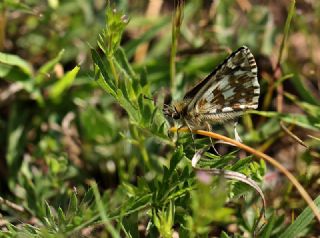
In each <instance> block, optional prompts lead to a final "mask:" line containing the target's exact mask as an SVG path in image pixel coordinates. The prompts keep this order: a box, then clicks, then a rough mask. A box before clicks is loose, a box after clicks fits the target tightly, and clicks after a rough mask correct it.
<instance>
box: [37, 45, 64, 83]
mask: <svg viewBox="0 0 320 238" xmlns="http://www.w3.org/2000/svg"><path fill="white" fill-rule="evenodd" d="M63 53H64V50H61V51H60V52H59V54H58V55H57V56H56V57H55V58H53V59H52V60H50V61H48V62H47V63H45V64H44V65H43V66H41V68H40V69H39V70H38V72H37V75H36V77H35V81H36V83H37V84H41V82H42V81H43V79H44V78H45V75H46V74H47V73H48V72H49V71H51V70H52V69H53V67H54V66H55V65H56V64H57V63H58V62H59V61H60V60H61V57H62V55H63Z"/></svg>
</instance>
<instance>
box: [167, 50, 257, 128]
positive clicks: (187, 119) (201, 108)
mask: <svg viewBox="0 0 320 238" xmlns="http://www.w3.org/2000/svg"><path fill="white" fill-rule="evenodd" d="M257 72H258V70H257V65H256V63H255V60H254V57H253V55H252V53H251V52H250V50H249V49H248V48H247V47H245V46H243V47H240V48H239V49H238V50H236V51H235V52H233V53H232V54H231V55H230V56H229V57H228V58H226V59H225V61H224V62H223V63H222V64H220V65H219V66H218V67H216V69H215V70H214V71H213V72H212V73H211V74H209V75H208V76H207V77H206V78H205V79H204V80H202V81H201V82H199V83H198V84H197V85H196V86H195V87H194V88H192V89H191V90H190V91H189V92H187V93H186V95H185V97H184V99H183V100H182V101H180V102H175V103H174V104H173V105H172V107H167V108H164V114H165V115H167V116H170V117H172V118H173V119H181V120H182V121H183V123H184V124H187V125H188V126H189V127H191V128H192V129H198V128H203V127H204V126H205V125H206V124H207V123H210V124H212V123H216V122H223V121H226V120H230V119H233V118H235V117H238V116H240V115H241V114H243V112H244V111H245V110H247V109H256V108H257V107H258V101H259V95H260V85H259V82H258V78H257Z"/></svg>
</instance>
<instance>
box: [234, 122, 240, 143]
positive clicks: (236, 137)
mask: <svg viewBox="0 0 320 238" xmlns="http://www.w3.org/2000/svg"><path fill="white" fill-rule="evenodd" d="M237 125H238V120H235V121H234V124H233V129H234V138H235V140H236V141H238V142H242V140H241V137H240V136H239V134H238V131H237Z"/></svg>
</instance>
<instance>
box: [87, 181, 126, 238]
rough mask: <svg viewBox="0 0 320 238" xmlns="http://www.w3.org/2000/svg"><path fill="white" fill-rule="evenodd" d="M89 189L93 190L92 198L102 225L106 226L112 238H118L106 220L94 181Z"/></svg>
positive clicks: (107, 219) (108, 220)
mask: <svg viewBox="0 0 320 238" xmlns="http://www.w3.org/2000/svg"><path fill="white" fill-rule="evenodd" d="M91 187H92V189H93V193H94V197H95V200H96V203H97V207H98V210H99V213H100V217H101V220H102V222H103V224H105V225H106V227H107V229H108V230H109V232H110V233H111V236H112V237H113V238H120V236H119V234H118V232H117V231H116V230H115V229H114V228H113V226H112V225H111V223H110V218H108V216H107V214H106V210H105V207H104V205H103V203H102V200H101V197H100V193H99V191H98V186H97V183H96V182H95V181H94V182H92V183H91Z"/></svg>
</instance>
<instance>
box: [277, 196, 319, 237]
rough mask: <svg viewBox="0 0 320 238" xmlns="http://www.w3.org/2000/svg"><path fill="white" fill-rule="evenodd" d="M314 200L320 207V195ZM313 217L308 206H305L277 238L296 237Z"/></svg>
mask: <svg viewBox="0 0 320 238" xmlns="http://www.w3.org/2000/svg"><path fill="white" fill-rule="evenodd" d="M314 202H315V204H316V205H317V206H318V208H320V196H318V197H317V198H316V199H315V200H314ZM313 218H314V214H313V212H312V211H311V209H310V207H307V208H306V209H304V210H303V212H302V213H301V214H300V215H299V216H298V217H297V219H296V220H295V221H294V222H293V223H292V224H291V225H290V226H289V227H288V228H287V229H286V230H285V232H284V233H282V235H281V236H280V237H279V238H291V237H297V236H298V235H299V234H300V233H301V232H302V231H303V230H304V229H305V228H306V227H307V226H308V225H309V224H310V223H311V222H312V220H313Z"/></svg>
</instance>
